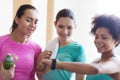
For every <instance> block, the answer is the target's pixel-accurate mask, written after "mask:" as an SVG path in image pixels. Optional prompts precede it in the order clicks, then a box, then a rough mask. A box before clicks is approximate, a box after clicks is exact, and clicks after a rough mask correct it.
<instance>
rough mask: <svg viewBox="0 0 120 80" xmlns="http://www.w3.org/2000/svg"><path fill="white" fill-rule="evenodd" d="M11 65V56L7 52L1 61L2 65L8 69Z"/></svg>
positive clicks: (12, 63) (12, 62)
mask: <svg viewBox="0 0 120 80" xmlns="http://www.w3.org/2000/svg"><path fill="white" fill-rule="evenodd" d="M13 65H14V61H13V57H12V56H11V55H10V54H8V55H7V56H6V57H5V59H4V61H3V67H4V69H6V70H8V69H10V68H11V67H12V66H13Z"/></svg>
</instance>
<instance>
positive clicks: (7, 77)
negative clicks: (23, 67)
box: [0, 62, 15, 80]
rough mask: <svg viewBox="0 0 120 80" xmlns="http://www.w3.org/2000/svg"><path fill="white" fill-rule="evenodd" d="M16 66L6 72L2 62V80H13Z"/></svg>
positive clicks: (0, 64)
mask: <svg viewBox="0 0 120 80" xmlns="http://www.w3.org/2000/svg"><path fill="white" fill-rule="evenodd" d="M14 72H15V65H13V67H11V68H10V69H9V70H5V69H4V67H3V64H2V62H0V79H2V80H12V79H13V77H14Z"/></svg>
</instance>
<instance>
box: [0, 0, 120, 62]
mask: <svg viewBox="0 0 120 80" xmlns="http://www.w3.org/2000/svg"><path fill="white" fill-rule="evenodd" d="M119 3H120V1H119V0H0V36H1V35H4V34H7V33H10V32H9V29H10V27H11V25H12V22H13V18H14V16H15V13H16V10H17V9H18V7H19V6H20V5H21V4H32V5H34V6H35V7H36V8H37V9H38V11H39V22H38V27H37V29H36V31H35V32H34V34H33V35H32V36H31V39H32V40H33V41H35V42H36V43H38V44H39V45H41V46H42V48H43V49H44V48H45V45H46V42H47V41H48V40H49V39H52V38H54V37H55V36H56V31H55V28H54V25H53V23H54V19H55V16H56V14H57V12H58V11H59V10H60V9H63V8H69V9H72V10H73V11H74V12H75V14H76V18H77V23H78V27H77V29H76V31H75V33H74V35H73V38H74V40H76V41H77V42H78V43H80V44H82V45H83V46H84V48H85V51H86V55H87V62H91V61H93V60H94V59H95V58H96V57H98V56H99V55H100V54H99V53H97V51H96V48H95V46H94V43H93V39H94V37H93V36H91V35H90V34H89V32H90V29H91V20H92V17H94V16H95V15H97V14H114V15H117V16H120V5H119ZM116 51H117V52H118V53H120V47H119V46H118V47H117V49H116Z"/></svg>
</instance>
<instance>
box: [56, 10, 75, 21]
mask: <svg viewBox="0 0 120 80" xmlns="http://www.w3.org/2000/svg"><path fill="white" fill-rule="evenodd" d="M61 17H69V18H71V19H72V20H74V22H75V23H76V21H75V14H74V13H73V11H72V10H70V9H62V10H60V11H59V12H58V13H57V15H56V22H57V21H58V20H59V19H60V18H61Z"/></svg>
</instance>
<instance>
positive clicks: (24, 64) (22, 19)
mask: <svg viewBox="0 0 120 80" xmlns="http://www.w3.org/2000/svg"><path fill="white" fill-rule="evenodd" d="M37 22H38V11H37V9H36V8H35V7H34V6H32V5H29V4H24V5H21V6H20V7H19V9H18V10H17V13H16V16H15V18H14V22H13V25H12V27H11V33H10V34H6V35H3V36H1V37H0V61H1V62H2V61H3V60H4V57H5V56H6V55H7V54H8V53H10V54H11V55H15V56H17V57H18V61H17V62H15V66H13V67H12V68H11V69H9V70H5V69H4V68H2V63H1V65H0V80H11V79H12V80H35V66H36V59H37V56H38V55H39V54H40V53H41V51H42V49H41V47H40V46H39V45H38V44H36V43H34V42H32V41H31V40H30V38H29V37H30V36H31V35H32V33H33V32H34V31H35V29H36V27H37Z"/></svg>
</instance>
